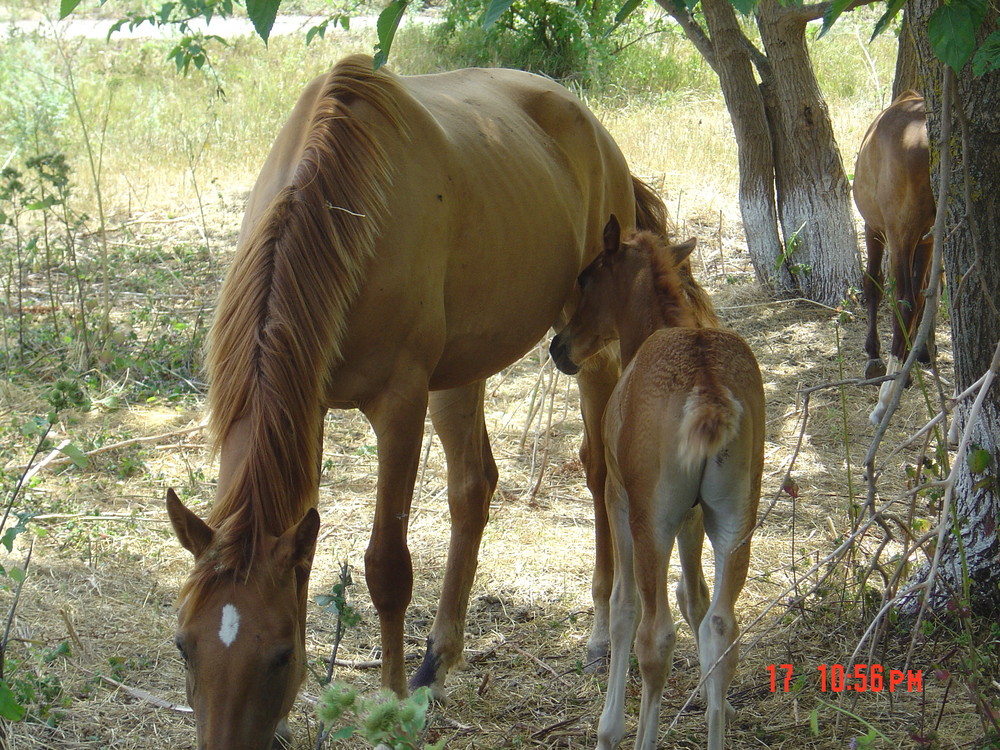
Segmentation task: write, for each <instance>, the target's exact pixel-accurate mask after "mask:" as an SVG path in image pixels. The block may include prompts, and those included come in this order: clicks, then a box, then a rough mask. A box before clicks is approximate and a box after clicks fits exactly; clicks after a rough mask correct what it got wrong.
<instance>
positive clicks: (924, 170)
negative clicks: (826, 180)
mask: <svg viewBox="0 0 1000 750" xmlns="http://www.w3.org/2000/svg"><path fill="white" fill-rule="evenodd" d="M928 153H929V152H928V140H927V119H926V116H925V114H924V100H923V97H921V96H920V94H918V93H916V92H915V91H906V92H904V93H902V94H900V95H899V96H898V97H896V100H895V101H894V102H893V103H892V104H890V105H889V106H888V107H887V108H886V109H885V110H883V111H882V112H881V113H880V114H879V115H878V117H876V118H875V121H874V122H873V123H872V124H871V126H870V127H869V128H868V132H867V133H865V137H864V140H862V141H861V149H860V151H859V152H858V161H857V164H856V165H855V167H854V202H855V203H856V204H857V206H858V211H860V212H861V216H862V218H864V220H865V244H866V245H867V246H868V268H867V272H866V273H865V276H864V279H863V284H862V286H863V290H864V294H865V300H866V302H867V304H868V337H867V338H866V339H865V352H866V353H867V354H868V363H867V364H866V365H865V377H866V378H874V377H878V376H879V375H884V374H885V373H886V372H887V371H888V373H889V374H890V375H891V374H894V373H896V372H898V371H899V369H900V366H901V365H902V363H903V360H905V359H906V355H907V353H908V352H909V349H910V341H912V340H913V337H914V336H915V335H916V332H917V328H918V326H919V325H920V319H921V317H923V314H924V289H925V287H926V286H927V282H928V270H929V269H930V263H931V248H932V245H933V241H932V239H931V237H930V236H929V234H930V231H931V229H932V227H933V226H934V194H933V193H932V192H931V180H930V166H929V165H930V160H929V156H928ZM886 245H888V247H889V271H890V274H891V276H892V280H893V284H892V287H891V291H892V294H893V300H894V303H895V304H894V305H893V318H892V348H891V349H890V352H889V363H888V367H886V365H885V363H883V362H882V359H881V358H880V356H879V353H880V350H881V347H880V345H879V338H878V329H877V318H878V307H879V303H880V302H881V301H882V293H883V280H884V277H883V273H882V256H883V253H884V251H885V248H886ZM931 342H932V343H931V348H933V339H932V340H931ZM929 359H930V356H929V353H928V351H927V349H924V350H922V351H921V352H920V361H921V362H927V361H929ZM893 383H894V381H891V380H888V381H886V382H884V383H883V384H882V387H881V388H880V389H879V400H878V404H877V405H876V406H875V409H874V410H873V411H872V413H871V417H870V419H871V422H872V423H873V424H876V425H877V424H878V423H879V422H881V421H882V415H883V414H884V413H885V410H886V409H887V408H888V405H889V399H890V397H891V396H892V388H893Z"/></svg>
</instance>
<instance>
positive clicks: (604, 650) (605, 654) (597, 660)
mask: <svg viewBox="0 0 1000 750" xmlns="http://www.w3.org/2000/svg"><path fill="white" fill-rule="evenodd" d="M610 662H611V646H609V645H607V644H605V645H603V646H588V647H587V659H586V661H584V663H583V671H584V673H586V674H605V673H606V672H607V671H608V665H609V663H610Z"/></svg>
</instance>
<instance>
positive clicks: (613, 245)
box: [604, 214, 622, 255]
mask: <svg viewBox="0 0 1000 750" xmlns="http://www.w3.org/2000/svg"><path fill="white" fill-rule="evenodd" d="M621 245H622V228H621V225H620V224H619V223H618V217H617V216H615V215H614V214H611V218H610V219H608V223H607V224H605V225H604V252H606V253H608V254H609V255H612V254H614V253H617V252H618V248H620V247H621Z"/></svg>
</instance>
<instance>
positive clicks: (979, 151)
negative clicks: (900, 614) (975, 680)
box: [909, 0, 1000, 615]
mask: <svg viewBox="0 0 1000 750" xmlns="http://www.w3.org/2000/svg"><path fill="white" fill-rule="evenodd" d="M938 6H939V0H914V1H913V2H912V3H911V4H910V6H909V8H910V11H911V12H912V16H911V18H910V21H911V23H912V26H913V32H914V38H915V40H916V43H917V48H918V55H917V58H918V60H919V73H920V79H921V88H922V90H923V92H924V97H925V99H926V101H927V125H928V131H929V134H930V140H931V171H932V180H931V183H932V185H933V186H934V188H935V191H936V190H937V189H938V185H939V175H938V173H939V170H940V163H941V161H940V155H939V154H940V138H941V131H942V120H941V112H942V84H941V81H942V70H943V68H942V64H941V63H939V62H938V61H937V59H936V58H935V57H934V55H933V53H932V52H931V49H930V45H929V42H928V37H927V21H928V19H929V18H930V16H931V14H932V13H933V12H934V11H935V10H936V9H937V7H938ZM997 28H998V11H997V8H996V6H995V5H991V6H990V8H989V11H988V16H987V20H986V22H985V23H984V25H983V28H982V29H981V31H980V41H982V39H984V38H985V37H986V36H987V35H989V34H990V33H992V32H994V31H996V30H997ZM955 89H956V92H955V93H956V96H955V98H954V100H953V105H952V106H953V107H954V110H955V115H956V116H955V117H954V118H953V122H952V128H953V131H952V132H953V134H954V135H953V137H952V140H951V143H950V144H949V149H950V151H951V153H952V155H953V159H954V168H953V170H952V174H951V175H950V185H949V188H948V192H947V195H946V196H943V197H942V196H940V195H938V196H937V200H939V201H941V200H944V201H946V207H947V217H948V218H947V226H946V229H945V238H944V267H945V275H946V278H947V284H948V292H949V305H950V310H949V312H950V317H951V329H952V342H953V347H954V348H953V351H954V358H955V380H956V385H957V387H958V390H960V391H961V390H964V389H965V388H967V387H968V386H969V385H971V384H972V383H974V382H975V381H976V380H978V379H979V378H980V377H981V376H982V375H983V374H984V373H985V372H986V371H987V370H988V369H989V368H990V365H991V361H992V358H993V354H994V351H995V348H996V346H997V342H998V341H1000V241H998V238H1000V169H998V168H997V165H998V164H1000V75H998V74H997V73H990V74H987V75H985V76H983V77H982V78H975V77H973V75H972V72H971V70H970V68H969V66H968V65H967V66H966V68H965V69H964V70H963V71H962V72H961V74H960V75H959V76H958V80H957V85H956V86H955ZM963 121H965V123H966V124H965V138H964V142H963V137H962V136H963V132H962V131H963V127H962V122H963ZM966 175H967V178H966ZM966 179H967V180H968V182H966ZM969 406H970V405H968V404H967V405H965V406H964V407H962V408H961V409H960V416H959V421H960V423H961V424H964V423H965V422H967V420H968V414H969ZM972 439H973V442H974V443H975V444H976V445H977V446H979V447H981V448H984V449H986V450H988V451H989V452H990V454H991V455H992V456H993V464H992V466H991V467H990V468H989V469H988V472H987V474H988V475H992V476H993V477H997V475H998V473H1000V464H998V460H997V459H998V457H1000V384H994V386H993V388H992V390H991V391H990V392H989V393H988V394H987V397H986V401H985V403H984V405H983V410H982V413H981V414H979V415H978V418H977V420H976V422H975V424H974V425H973V433H972ZM958 470H959V471H960V474H959V479H958V484H957V488H956V499H955V514H956V517H957V518H958V520H959V524H960V527H961V539H962V548H963V549H960V548H959V545H958V544H957V540H956V539H955V538H954V537H951V538H949V540H948V543H947V545H946V547H945V549H944V557H943V560H942V562H943V570H942V571H941V575H940V576H939V580H938V586H937V588H936V591H935V595H934V597H933V603H934V604H935V605H936V606H938V605H940V604H941V603H942V601H946V600H947V599H950V598H951V597H952V595H953V594H952V592H954V591H961V570H962V554H961V553H962V552H963V551H964V557H965V562H966V563H967V565H968V573H969V579H970V584H971V587H972V606H973V608H974V609H976V610H978V611H980V612H982V613H988V614H991V615H995V614H996V613H997V612H998V611H1000V590H998V588H997V581H998V580H1000V543H998V540H997V520H998V516H1000V495H998V481H997V480H996V479H994V481H992V482H985V483H984V482H982V481H981V480H983V479H984V478H985V477H984V475H982V474H980V475H973V474H972V473H971V471H970V470H969V467H968V465H967V464H963V465H961V466H959V467H958ZM924 574H926V571H924Z"/></svg>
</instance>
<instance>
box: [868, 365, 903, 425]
mask: <svg viewBox="0 0 1000 750" xmlns="http://www.w3.org/2000/svg"><path fill="white" fill-rule="evenodd" d="M902 364H903V363H902V362H900V361H899V360H898V359H896V358H895V357H893V356H891V355H890V357H889V358H888V360H887V361H886V366H885V374H886V375H895V374H896V373H897V372H899V370H900V369H901V367H902ZM895 386H896V381H894V380H886V381H885V382H884V383H882V386H881V387H880V388H879V389H878V403H877V404H875V409H874V410H873V411H872V413H871V415H870V416H869V418H868V419H869V421H870V422H871V423H872V424H873V425H875V426H876V427H877V426H878V425H879V423H880V422H881V421H882V415H884V414H885V412H886V410H887V409H888V408H889V401H890V400H891V399H892V389H893V388H895Z"/></svg>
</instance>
